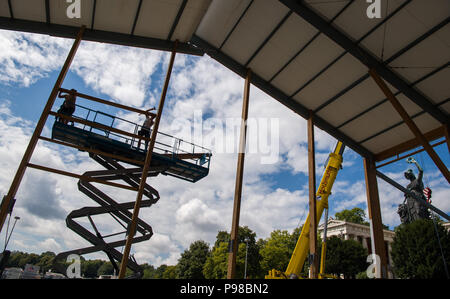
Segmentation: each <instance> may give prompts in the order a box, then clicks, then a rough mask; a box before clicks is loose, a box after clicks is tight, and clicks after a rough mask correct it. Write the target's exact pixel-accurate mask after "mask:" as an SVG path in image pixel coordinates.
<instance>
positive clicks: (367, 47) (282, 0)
mask: <svg viewBox="0 0 450 299" xmlns="http://www.w3.org/2000/svg"><path fill="white" fill-rule="evenodd" d="M375 2H379V3H380V4H381V6H380V7H379V11H378V12H379V13H380V18H376V17H375V18H370V17H369V15H368V10H371V9H376V8H378V7H376V3H375ZM375 2H374V3H373V4H371V3H368V2H366V1H360V0H342V1H323V0H304V1H296V0H226V1H224V0H83V1H81V14H80V15H81V17H80V18H73V19H70V18H68V17H67V7H68V5H70V4H69V3H67V2H66V1H59V0H48V1H45V0H41V1H26V0H13V1H8V0H0V28H2V29H10V30H20V31H29V32H37V33H45V34H53V35H56V36H64V37H69V36H73V35H74V32H76V31H77V28H79V27H80V26H81V25H85V26H86V27H87V28H88V29H89V30H87V32H86V39H88V40H95V41H99V42H109V43H115V44H122V45H129V46H138V47H146V48H151V49H158V50H171V49H172V47H173V43H174V41H175V40H179V42H180V47H179V49H178V51H179V52H182V53H187V54H192V55H203V54H204V53H206V54H207V55H210V56H211V57H213V58H214V59H216V60H217V61H219V62H220V63H222V64H223V65H225V66H226V67H228V68H229V69H230V70H232V71H234V72H236V73H238V74H239V75H241V76H242V77H244V76H245V75H246V72H247V71H246V70H247V69H248V68H250V69H251V70H252V73H253V75H252V83H253V84H254V86H256V87H258V88H260V89H261V90H263V91H265V92H266V93H268V94H269V95H270V96H272V97H273V98H274V99H276V100H278V101H279V102H281V103H283V104H284V105H286V106H287V107H289V108H290V109H292V110H293V111H294V112H296V113H298V114H299V115H301V116H302V117H305V118H306V117H307V115H308V113H309V111H313V112H314V114H315V118H316V126H317V127H319V128H321V129H323V130H324V131H326V132H328V133H329V134H330V135H332V136H334V137H335V138H337V139H339V140H341V141H343V142H344V143H345V144H346V145H347V146H349V147H350V148H352V149H353V150H355V151H356V152H358V153H360V154H361V155H363V156H366V157H376V156H377V155H380V154H382V153H385V152H386V151H389V150H391V149H393V148H395V147H396V146H399V145H402V144H403V145H404V144H405V143H407V142H408V141H411V140H413V139H414V138H415V136H414V135H413V134H412V133H411V131H410V130H409V129H408V127H407V126H406V124H405V123H404V122H403V120H402V118H401V117H400V116H399V114H398V113H397V112H396V111H395V110H394V109H393V107H392V105H391V104H390V102H389V101H388V100H387V99H386V96H385V95H384V94H383V92H382V91H381V90H380V89H379V88H378V86H377V85H376V83H375V82H374V81H373V80H372V79H371V77H370V76H369V74H368V70H369V69H375V70H376V71H377V73H378V74H379V75H380V76H381V77H382V78H383V79H384V80H385V82H386V83H387V85H388V86H389V87H390V88H391V90H392V91H393V93H394V94H395V95H396V97H397V99H398V100H399V101H400V103H401V104H402V106H403V107H404V108H405V109H406V111H407V113H408V114H409V116H410V117H411V118H412V119H413V120H414V122H415V123H416V125H417V126H418V128H419V129H420V131H421V132H422V133H423V134H426V133H428V132H437V131H439V132H442V130H439V129H440V128H441V127H442V126H443V125H448V124H449V117H448V114H449V112H450V101H449V98H450V84H449V83H450V82H449V78H450V65H449V61H450V25H449V21H450V1H448V0H430V1H422V0H381V1H375ZM369 6H370V7H369ZM371 11H372V12H377V10H371ZM431 135H432V136H433V138H431V139H436V138H437V137H440V136H442V134H431ZM431 135H430V136H431ZM402 150H403V151H404V150H405V147H404V146H403V147H402ZM383 158H385V156H383Z"/></svg>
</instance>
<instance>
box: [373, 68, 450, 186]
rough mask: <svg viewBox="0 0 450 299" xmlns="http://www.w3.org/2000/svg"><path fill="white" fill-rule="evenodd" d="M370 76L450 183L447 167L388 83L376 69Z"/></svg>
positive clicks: (449, 173)
mask: <svg viewBox="0 0 450 299" xmlns="http://www.w3.org/2000/svg"><path fill="white" fill-rule="evenodd" d="M369 74H370V76H372V78H373V79H374V81H375V82H376V83H377V85H378V86H379V87H380V89H381V90H382V91H383V93H384V94H385V96H386V97H387V99H388V100H389V101H390V102H391V104H392V106H394V108H395V110H397V112H398V114H400V116H401V117H402V119H403V121H404V122H405V123H406V125H407V126H408V127H409V129H410V130H411V131H412V132H413V134H414V136H416V138H417V140H419V141H420V143H421V145H422V146H423V148H424V149H425V150H426V151H427V153H428V155H429V156H430V158H431V159H432V160H433V162H434V164H436V166H437V168H439V170H440V171H441V173H442V175H443V176H444V177H445V178H446V179H447V182H449V183H450V172H449V171H448V168H447V166H445V164H444V163H443V162H442V160H441V159H440V158H439V156H438V154H437V153H436V152H435V151H434V149H433V147H432V146H431V145H430V144H429V143H428V141H427V139H426V138H425V137H424V136H423V134H422V133H421V132H420V130H419V128H418V127H417V125H416V124H415V123H414V121H413V120H412V119H411V117H409V115H408V113H407V112H406V110H405V109H404V108H403V107H402V105H401V104H400V102H399V101H398V100H397V98H396V97H395V95H394V94H393V93H392V91H391V90H390V89H389V87H388V86H387V85H386V83H385V82H384V81H383V79H381V77H380V76H378V74H377V72H376V71H375V70H374V69H371V70H369Z"/></svg>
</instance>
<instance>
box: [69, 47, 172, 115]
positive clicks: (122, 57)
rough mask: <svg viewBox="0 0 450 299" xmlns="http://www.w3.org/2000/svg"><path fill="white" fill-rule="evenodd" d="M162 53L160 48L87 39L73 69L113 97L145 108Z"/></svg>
mask: <svg viewBox="0 0 450 299" xmlns="http://www.w3.org/2000/svg"><path fill="white" fill-rule="evenodd" d="M162 56H163V54H162V52H158V51H150V50H146V49H140V48H125V47H122V46H115V45H108V44H101V43H95V42H86V41H83V42H82V43H81V45H80V47H79V49H78V51H77V54H76V56H75V59H74V61H73V65H72V70H73V71H74V72H75V73H76V74H77V75H79V76H80V77H81V78H83V80H84V81H85V83H86V84H87V85H88V86H89V87H91V88H93V89H94V90H97V91H99V92H101V93H103V94H106V95H108V96H110V97H111V98H112V100H116V101H118V102H120V103H123V104H127V105H130V106H134V107H141V106H142V105H143V103H144V100H145V97H146V89H147V88H148V87H149V86H150V85H151V83H152V81H151V75H152V74H153V73H154V72H155V70H156V68H157V66H158V65H159V64H160V63H161V59H162Z"/></svg>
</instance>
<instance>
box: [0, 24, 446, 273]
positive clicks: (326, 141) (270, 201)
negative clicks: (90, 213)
mask: <svg viewBox="0 0 450 299" xmlns="http://www.w3.org/2000/svg"><path fill="white" fill-rule="evenodd" d="M71 43H72V41H71V40H67V39H59V38H54V37H49V36H42V35H33V34H24V33H15V32H9V31H2V30H0V134H1V136H0V193H1V194H6V193H7V191H8V189H9V186H10V184H11V180H12V176H13V175H14V174H15V171H16V170H17V166H18V164H19V162H20V159H21V158H22V155H23V152H24V151H25V147H26V145H27V143H28V140H29V137H30V136H31V134H32V131H33V129H34V125H35V124H36V122H37V120H38V118H39V116H40V114H41V111H42V108H43V107H44V105H45V103H46V101H47V99H48V96H49V94H50V91H51V89H52V87H53V84H54V82H55V80H56V77H57V75H58V72H59V68H60V67H61V65H62V63H63V61H64V59H65V57H66V55H67V53H68V51H69V49H70V46H71ZM168 58H169V54H168V53H165V52H158V51H151V50H144V49H135V48H128V47H121V46H113V45H105V44H98V43H91V42H82V44H81V46H80V49H79V51H78V53H77V56H76V59H75V60H74V62H73V65H72V67H71V69H70V72H69V73H68V75H67V77H66V79H65V81H64V84H63V87H64V88H68V89H70V88H75V89H77V90H78V91H79V92H81V93H85V94H89V95H92V96H97V97H100V98H103V99H108V100H113V101H116V102H118V103H121V104H125V105H130V106H133V107H137V108H145V109H147V108H149V107H152V106H155V105H156V104H157V103H158V101H159V97H160V92H161V87H162V85H163V80H164V76H165V70H166V67H167V63H168ZM243 87H244V80H243V79H241V78H240V77H238V76H236V75H235V74H234V73H232V72H231V71H229V70H228V69H226V68H225V67H223V66H222V65H220V64H218V63H217V62H215V61H214V60H212V59H211V58H209V57H208V56H204V57H189V56H186V55H181V54H179V55H177V58H176V61H175V68H174V73H173V75H172V80H171V84H170V87H169V93H168V97H167V103H166V106H165V110H164V113H163V117H162V123H161V127H160V130H161V131H163V132H167V133H170V134H172V135H174V136H177V137H180V138H188V137H189V136H194V137H195V134H191V133H192V131H191V127H190V126H185V125H183V124H185V123H186V122H188V123H190V124H193V121H194V119H195V115H199V113H201V114H202V115H203V119H202V120H203V125H204V127H203V130H204V132H203V133H204V135H203V140H195V138H194V140H192V141H193V142H194V143H199V142H200V143H201V142H202V141H203V142H204V141H205V140H210V139H208V138H205V136H208V132H209V133H211V132H213V131H208V129H206V124H207V123H208V121H211V120H214V121H215V122H209V124H211V123H212V124H220V125H223V124H226V120H238V121H239V117H240V115H241V104H242V93H243ZM58 103H60V102H58ZM86 103H87V102H86ZM84 104H85V102H83V105H84ZM58 105H59V104H58ZM55 107H56V106H55ZM92 107H93V108H95V109H105V108H104V106H103V107H100V106H98V105H93V106H92ZM249 109H250V111H249V118H251V119H256V120H263V121H267V122H268V123H269V124H271V123H270V121H271V120H274V124H275V125H276V126H275V130H274V131H271V134H279V135H276V136H277V137H278V139H277V144H276V145H277V148H278V151H277V159H278V162H277V163H273V164H264V163H262V162H261V161H262V158H263V157H264V155H263V154H261V153H258V152H257V153H249V154H247V155H246V160H245V161H246V164H245V172H244V188H243V196H242V206H241V221H240V224H241V225H247V226H249V227H250V228H251V229H252V230H254V231H255V232H256V233H257V236H258V237H259V238H267V237H268V236H269V234H270V232H271V231H272V230H274V229H286V230H289V231H292V230H293V229H294V228H295V227H296V226H297V225H299V224H301V223H302V222H303V221H304V220H305V218H306V214H307V212H306V213H305V209H307V202H308V188H307V185H308V181H307V178H308V177H307V155H306V152H307V144H306V121H305V120H304V119H302V118H301V117H300V116H298V115H296V114H295V113H293V112H292V111H290V110H289V109H287V108H286V107H284V106H283V105H281V104H280V103H278V102H277V101H276V100H274V99H272V98H270V97H269V96H267V95H266V94H264V93H263V92H261V91H259V90H258V89H257V88H255V87H252V89H251V93H250V107H249ZM103 111H104V112H108V113H111V114H117V113H119V114H118V115H120V116H121V117H123V118H126V119H129V120H130V121H133V122H138V123H140V122H141V121H142V120H143V119H142V116H139V115H136V114H133V113H125V112H118V111H117V109H112V108H108V110H103ZM52 121H53V120H52V119H51V118H49V121H48V122H47V126H46V129H44V134H47V136H48V134H49V132H50V130H51V129H50V128H51V124H52ZM183 121H185V122H183ZM213 128H215V129H217V126H216V127H213ZM271 136H272V135H271ZM274 136H275V135H274ZM250 137H251V136H250ZM316 139H317V140H316V150H317V156H316V162H317V184H318V183H319V181H320V178H321V175H322V171H323V164H324V163H325V160H326V158H327V156H328V154H329V153H330V151H331V150H333V148H334V146H335V143H336V140H335V139H334V138H332V137H330V136H329V135H328V134H326V133H324V132H323V131H321V130H318V129H316ZM187 140H188V139H187ZM238 140H239V135H236V134H235V135H233V136H228V135H227V136H225V137H224V140H222V142H224V143H225V144H229V143H230V142H231V143H234V144H237V142H238ZM203 145H204V146H206V147H208V145H207V144H203ZM272 145H273V144H272ZM435 149H436V151H437V152H438V154H439V155H440V157H441V158H442V159H443V161H444V163H445V164H446V165H448V164H449V161H450V157H449V153H448V150H447V146H446V145H445V144H444V145H440V146H438V147H436V148H435ZM212 150H213V158H212V161H211V170H210V174H209V175H208V176H207V177H206V178H204V179H203V180H201V181H199V182H197V183H195V184H192V183H189V182H184V181H179V180H177V179H175V178H171V177H166V176H159V177H157V178H154V179H149V184H150V185H152V186H153V187H154V188H156V189H157V190H158V191H159V193H160V195H161V199H160V200H159V202H158V203H157V204H156V205H155V206H153V207H151V208H148V209H143V210H142V211H141V213H140V216H141V217H142V218H143V219H144V220H145V221H146V222H148V223H149V224H150V225H151V226H152V227H153V230H154V236H153V237H152V239H150V240H149V241H147V242H144V243H140V244H137V245H134V246H133V248H132V253H134V254H135V257H136V259H137V260H138V262H139V263H150V264H153V265H155V266H158V265H160V264H162V263H165V264H175V263H176V262H177V259H178V258H179V256H180V253H182V252H183V251H184V250H185V249H186V248H187V247H188V246H189V244H190V243H192V242H193V241H195V240H198V239H202V240H205V241H207V242H209V243H210V244H213V243H214V240H215V236H216V234H217V231H218V230H228V231H229V230H230V227H231V215H232V207H233V194H234V183H235V172H236V163H237V154H236V153H227V152H223V151H220V150H219V147H218V146H217V144H213V145H212ZM415 157H416V159H417V160H418V162H419V163H420V164H421V165H422V166H423V168H424V170H425V177H424V183H425V185H428V186H430V187H431V188H432V189H433V198H432V199H433V203H434V204H435V205H436V206H437V207H438V208H440V209H441V210H443V211H444V212H446V213H449V212H450V203H449V201H448V194H449V191H450V188H449V186H448V183H447V182H446V181H445V179H444V178H443V177H442V175H440V173H439V171H438V170H437V168H436V167H435V166H434V164H433V163H432V161H431V159H430V158H429V157H428V155H427V154H426V153H421V154H417V155H415ZM32 161H33V162H36V163H38V164H42V165H49V166H51V167H56V168H60V169H63V170H67V171H72V172H77V173H83V172H85V171H87V170H99V169H101V167H100V166H99V165H98V164H95V163H94V162H93V161H91V160H89V158H88V157H87V154H85V153H80V152H77V151H75V150H72V149H68V148H63V147H59V146H56V145H54V144H48V143H43V142H40V143H39V145H38V147H37V149H36V151H35V154H34V155H33V158H32ZM410 167H411V165H409V164H407V163H406V162H405V161H404V160H402V161H398V162H396V163H393V164H391V165H389V166H386V167H383V168H381V171H382V172H383V173H385V174H387V175H388V176H390V177H391V178H393V179H395V180H397V181H398V182H399V183H400V184H402V185H406V184H407V182H406V180H405V179H404V178H403V172H404V171H405V170H407V169H408V168H410ZM413 170H414V171H415V172H416V169H415V168H413ZM378 183H379V190H380V202H381V209H382V219H383V222H384V224H386V225H389V227H390V228H391V229H392V228H393V227H395V226H396V225H398V224H399V218H398V215H397V214H396V210H397V206H398V204H400V203H401V202H402V201H403V194H402V193H401V192H399V191H397V190H396V189H394V188H393V187H391V186H389V185H388V184H386V183H384V182H383V181H381V180H378ZM174 186H176V187H174ZM105 190H108V191H110V192H114V194H115V196H116V197H115V199H117V200H118V201H122V202H124V201H131V200H134V198H135V195H133V194H130V193H127V192H128V191H116V190H114V191H113V190H111V189H108V188H106V189H105ZM17 199H18V201H17V204H16V207H15V210H14V213H13V216H16V215H17V216H20V217H21V220H19V222H18V223H17V226H16V228H15V231H14V235H13V237H12V238H11V242H10V244H9V246H8V248H9V249H12V250H21V251H28V252H36V253H40V252H43V251H46V250H51V251H54V252H61V251H65V250H69V249H75V248H81V247H84V246H86V245H88V244H87V243H86V242H85V241H84V240H83V239H82V238H81V237H79V236H78V235H76V234H74V233H73V232H71V231H70V230H69V229H67V228H66V227H65V223H64V220H65V217H66V215H67V214H68V213H69V212H70V211H72V210H75V209H79V208H81V207H84V206H92V205H94V203H93V202H92V201H91V200H90V199H88V198H86V197H85V196H84V195H83V194H81V193H80V192H78V190H77V188H76V180H75V179H71V178H67V177H61V176H57V175H53V174H47V173H43V172H41V171H39V170H33V169H28V170H27V172H26V175H25V177H24V180H23V182H22V184H21V186H20V189H19V192H18V194H17ZM329 202H330V212H329V215H330V216H334V214H335V213H336V212H339V211H341V210H342V209H351V208H354V207H360V208H362V209H364V210H365V211H366V215H367V204H366V194H365V185H364V170H363V162H362V159H361V157H360V156H359V155H357V154H356V153H355V152H353V151H352V150H350V149H347V150H346V151H345V153H344V168H343V170H341V171H340V172H339V174H338V178H337V180H336V183H335V186H334V188H333V194H332V196H331V197H330V199H329ZM96 221H98V224H99V227H100V228H101V229H103V230H104V232H105V234H106V233H108V232H113V231H114V229H115V227H114V226H113V225H112V224H111V220H110V219H109V218H102V217H99V218H98V219H96ZM96 223H97V222H96ZM4 236H5V230H3V231H2V233H1V235H0V239H1V240H4ZM91 257H92V258H106V256H104V255H103V254H96V255H92V256H91Z"/></svg>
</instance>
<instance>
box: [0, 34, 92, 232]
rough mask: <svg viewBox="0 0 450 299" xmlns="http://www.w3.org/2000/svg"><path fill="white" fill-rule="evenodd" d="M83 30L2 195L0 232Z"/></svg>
mask: <svg viewBox="0 0 450 299" xmlns="http://www.w3.org/2000/svg"><path fill="white" fill-rule="evenodd" d="M84 30H85V26H82V27H81V29H80V31H79V32H78V35H77V36H76V38H75V41H74V43H73V45H72V48H71V49H70V52H69V54H68V55H67V58H66V61H65V63H64V65H63V67H62V69H61V72H60V73H59V76H58V79H57V80H56V82H55V85H54V86H53V89H52V92H51V93H50V96H49V98H48V100H47V104H46V105H45V107H44V110H43V111H42V114H41V117H40V118H39V121H38V123H37V125H36V128H35V129H34V132H33V135H32V136H31V139H30V142H29V143H28V146H27V149H26V150H25V153H24V155H23V157H22V161H21V162H20V164H19V168H18V169H17V172H16V175H15V176H14V179H13V181H12V183H11V187H10V188H9V191H8V194H7V195H6V196H5V197H4V199H3V201H2V204H1V210H0V232H1V230H2V228H3V224H4V223H5V219H6V216H7V214H8V207H9V204H10V202H11V200H12V199H13V198H14V197H15V196H16V193H17V190H18V189H19V186H20V183H21V181H22V178H23V176H24V174H25V170H26V168H27V165H28V163H29V162H30V160H31V156H32V155H33V151H34V149H35V148H36V144H37V142H38V140H39V136H40V135H41V133H42V130H43V129H44V126H45V123H46V121H47V117H48V115H49V113H50V111H51V109H52V107H53V104H54V103H55V100H56V96H57V95H58V90H59V88H60V87H61V85H62V83H63V82H64V78H65V77H66V74H67V72H68V71H69V68H70V65H71V64H72V61H73V59H74V57H75V54H76V52H77V50H78V46H79V45H80V43H81V39H82V37H83V34H84Z"/></svg>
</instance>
